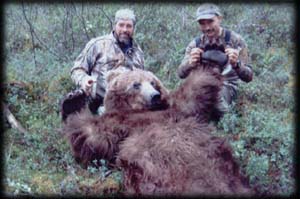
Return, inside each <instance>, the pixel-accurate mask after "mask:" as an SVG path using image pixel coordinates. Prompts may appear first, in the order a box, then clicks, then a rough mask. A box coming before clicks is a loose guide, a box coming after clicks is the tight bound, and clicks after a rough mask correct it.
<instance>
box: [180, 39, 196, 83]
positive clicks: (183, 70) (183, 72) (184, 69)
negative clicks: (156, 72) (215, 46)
mask: <svg viewBox="0 0 300 199" xmlns="http://www.w3.org/2000/svg"><path fill="white" fill-rule="evenodd" d="M195 47H196V42H195V40H193V41H191V42H190V43H189V45H188V46H187V47H186V49H185V55H184V58H183V60H182V61H181V64H180V65H179V67H178V69H177V74H178V76H179V77H180V78H182V79H183V78H186V77H187V76H188V75H189V73H190V71H191V69H192V66H191V65H190V64H189V58H190V53H191V50H192V49H193V48H195Z"/></svg>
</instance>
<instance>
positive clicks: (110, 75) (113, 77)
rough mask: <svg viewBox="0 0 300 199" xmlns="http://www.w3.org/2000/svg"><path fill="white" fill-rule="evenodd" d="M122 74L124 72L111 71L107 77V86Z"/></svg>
mask: <svg viewBox="0 0 300 199" xmlns="http://www.w3.org/2000/svg"><path fill="white" fill-rule="evenodd" d="M121 73H122V71H121V70H118V69H116V70H111V71H109V72H108V73H107V74H106V76H105V80H106V82H107V84H110V82H112V80H113V79H115V78H116V77H118V76H119V75H120V74H121Z"/></svg>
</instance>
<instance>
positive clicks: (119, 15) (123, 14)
mask: <svg viewBox="0 0 300 199" xmlns="http://www.w3.org/2000/svg"><path fill="white" fill-rule="evenodd" d="M120 19H123V20H124V19H125V20H128V19H130V20H132V22H133V24H135V22H136V18H135V15H134V12H133V11H132V10H130V9H127V8H126V9H120V10H118V11H117V12H116V15H115V23H117V22H118V21H119V20H120Z"/></svg>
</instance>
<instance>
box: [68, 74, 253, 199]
mask: <svg viewBox="0 0 300 199" xmlns="http://www.w3.org/2000/svg"><path fill="white" fill-rule="evenodd" d="M107 82H108V89H107V94H106V96H105V99H104V105H105V113H104V114H103V115H101V116H93V115H90V114H89V113H86V112H85V111H82V112H80V113H79V114H73V115H71V116H69V118H68V119H67V121H66V124H65V126H64V132H65V134H66V136H67V137H68V139H69V141H70V143H71V146H72V150H73V153H74V156H75V159H76V160H77V161H78V162H81V163H83V164H84V165H88V164H90V163H91V162H92V161H93V160H100V159H106V160H108V161H109V162H110V163H112V164H113V165H115V166H116V167H118V168H121V169H122V171H123V173H124V179H123V180H124V181H123V182H124V188H125V192H126V193H129V194H142V195H153V194H155V195H156V194H158V195H161V194H163V195H168V194H170V195H178V194H183V195H198V194H209V195H211V194H217V195H218V194H249V193H251V191H250V188H249V187H248V181H247V180H246V178H245V177H244V176H243V175H241V173H240V170H239V166H238V164H237V163H236V161H235V160H234V158H233V156H232V149H231V147H230V146H229V144H228V143H227V141H226V140H225V138H220V137H216V136H214V135H213V134H212V132H213V131H214V127H213V126H212V125H210V124H209V121H211V120H212V119H213V117H215V116H216V114H215V110H216V107H217V106H218V102H219V97H220V89H221V84H222V79H221V77H220V75H219V73H217V72H213V71H211V70H209V69H203V68H197V69H196V70H195V71H193V72H192V73H191V74H190V75H189V77H188V78H187V79H186V80H185V81H184V82H183V83H182V84H181V85H180V86H179V88H178V89H176V90H174V91H172V92H169V91H168V90H167V89H166V88H165V87H164V86H163V85H162V83H161V82H160V81H159V79H158V78H157V77H156V76H154V75H153V74H152V73H151V72H147V71H143V70H138V69H136V70H133V71H129V72H122V73H120V72H118V71H115V72H111V73H110V75H108V77H107ZM93 162H95V161H93Z"/></svg>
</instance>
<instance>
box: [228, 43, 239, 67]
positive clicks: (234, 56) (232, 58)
mask: <svg viewBox="0 0 300 199" xmlns="http://www.w3.org/2000/svg"><path fill="white" fill-rule="evenodd" d="M239 52H240V51H239V50H238V49H233V48H226V49H225V54H226V55H227V56H228V61H229V63H230V64H231V65H232V66H233V68H235V67H236V66H237V62H238V58H239Z"/></svg>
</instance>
